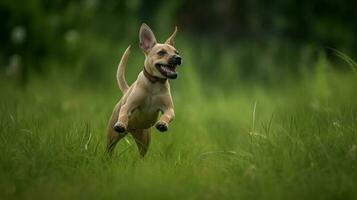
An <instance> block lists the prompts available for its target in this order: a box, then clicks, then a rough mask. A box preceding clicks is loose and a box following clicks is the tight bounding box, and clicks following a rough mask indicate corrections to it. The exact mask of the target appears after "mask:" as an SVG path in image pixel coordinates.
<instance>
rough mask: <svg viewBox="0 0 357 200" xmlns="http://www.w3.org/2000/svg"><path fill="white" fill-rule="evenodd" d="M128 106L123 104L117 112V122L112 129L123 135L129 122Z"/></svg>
mask: <svg viewBox="0 0 357 200" xmlns="http://www.w3.org/2000/svg"><path fill="white" fill-rule="evenodd" d="M129 109H130V105H128V104H124V105H123V106H122V107H121V108H120V111H119V117H118V121H117V122H116V123H115V125H114V129H115V130H116V131H117V132H119V133H124V132H125V131H126V129H127V126H128V122H129V117H128V113H129Z"/></svg>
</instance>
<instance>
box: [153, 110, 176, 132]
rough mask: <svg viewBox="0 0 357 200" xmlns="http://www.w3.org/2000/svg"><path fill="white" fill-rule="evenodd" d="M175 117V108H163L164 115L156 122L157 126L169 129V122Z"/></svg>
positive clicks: (160, 129) (164, 129)
mask: <svg viewBox="0 0 357 200" xmlns="http://www.w3.org/2000/svg"><path fill="white" fill-rule="evenodd" d="M174 118H175V112H174V109H173V108H167V109H165V110H163V115H162V116H161V117H160V120H159V121H158V122H157V123H156V128H157V129H158V130H159V131H161V132H164V131H167V129H168V127H169V123H170V122H171V121H172V120H173V119H174Z"/></svg>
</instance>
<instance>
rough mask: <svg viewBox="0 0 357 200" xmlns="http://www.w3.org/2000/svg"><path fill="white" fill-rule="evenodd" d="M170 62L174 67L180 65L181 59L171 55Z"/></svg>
mask: <svg viewBox="0 0 357 200" xmlns="http://www.w3.org/2000/svg"><path fill="white" fill-rule="evenodd" d="M171 62H172V63H173V64H176V65H181V62H182V58H181V57H180V56H178V55H173V56H172V58H171Z"/></svg>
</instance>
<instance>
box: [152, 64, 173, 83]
mask: <svg viewBox="0 0 357 200" xmlns="http://www.w3.org/2000/svg"><path fill="white" fill-rule="evenodd" d="M155 66H156V68H157V69H158V70H159V72H160V73H161V74H162V75H163V76H165V77H166V78H169V79H176V78H177V72H176V67H177V65H173V64H162V63H157V64H156V65H155Z"/></svg>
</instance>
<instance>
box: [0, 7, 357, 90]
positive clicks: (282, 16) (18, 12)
mask: <svg viewBox="0 0 357 200" xmlns="http://www.w3.org/2000/svg"><path fill="white" fill-rule="evenodd" d="M356 9H357V1H354V0H340V1H335V0H313V1H311V0H299V1H297V0H272V1H269V2H266V1H261V0H249V1H248V0H239V1H234V0H220V1H214V0H207V1H193V0H180V1H167V0H146V1H142V0H119V1H118V0H107V1H105V3H104V2H101V1H99V0H77V1H64V0H53V1H44V0H26V1H22V2H21V3H20V2H19V1H13V0H2V1H1V2H0V19H1V22H2V27H1V30H0V73H1V77H3V78H9V79H13V80H16V82H18V83H19V84H20V85H22V86H25V85H26V84H27V83H28V82H29V81H30V80H31V76H33V75H38V76H40V77H41V76H46V74H47V73H48V72H49V71H53V70H55V71H56V70H60V71H67V72H69V73H70V74H71V76H72V75H73V77H74V78H75V79H76V80H77V81H78V82H82V81H86V80H87V81H93V80H95V81H96V83H97V84H100V83H103V85H107V84H111V83H113V81H115V75H114V74H113V73H114V72H115V70H116V66H117V63H118V62H119V59H120V56H121V54H122V53H123V51H124V49H125V47H126V46H128V45H129V44H132V45H133V46H134V47H136V49H134V54H133V55H132V56H131V58H130V59H131V61H129V67H128V70H127V72H128V79H129V80H131V81H132V80H134V79H135V77H136V74H137V73H138V72H139V71H140V70H141V65H142V64H143V58H144V57H143V55H142V54H141V50H140V49H139V48H138V30H139V27H140V25H141V23H142V22H145V23H147V24H148V25H149V26H150V27H151V28H152V29H153V30H154V32H155V34H156V37H157V39H158V41H161V42H163V41H165V39H166V38H167V37H168V36H169V35H170V34H171V32H172V31H173V28H174V26H175V25H177V26H178V28H179V32H178V35H177V39H176V41H177V42H176V46H177V48H178V49H179V50H180V51H181V54H182V55H183V57H184V62H185V63H184V65H183V68H191V69H190V70H191V71H190V73H195V74H196V75H197V78H199V80H200V82H201V81H202V82H204V83H205V84H208V85H210V83H211V82H212V81H211V80H212V79H214V80H215V81H214V82H215V83H214V85H218V86H219V87H221V86H223V85H224V86H227V84H229V85H232V84H233V85H234V84H235V83H242V82H243V83H259V84H263V85H272V86H274V85H278V86H279V85H280V83H281V81H291V80H294V79H296V78H299V77H301V76H303V75H304V74H306V73H310V72H311V70H314V66H316V61H317V60H318V59H319V58H324V59H326V60H328V62H331V63H333V68H335V69H337V70H340V71H341V70H342V71H343V70H346V69H347V70H349V69H348V65H340V64H339V62H341V59H340V58H339V57H338V56H336V54H335V53H334V52H335V51H333V50H331V49H337V50H339V51H341V52H343V53H344V54H346V55H348V56H349V57H351V58H356V56H357V55H356V50H357V39H356V35H357V12H356ZM134 59H135V60H134ZM342 62H345V61H343V60H342ZM336 63H337V64H336ZM56 73H57V72H56ZM181 75H182V76H186V75H184V74H181ZM108 81H109V82H108ZM280 86H281V85H280ZM228 87H229V86H228ZM208 88H210V89H211V87H208Z"/></svg>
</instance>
